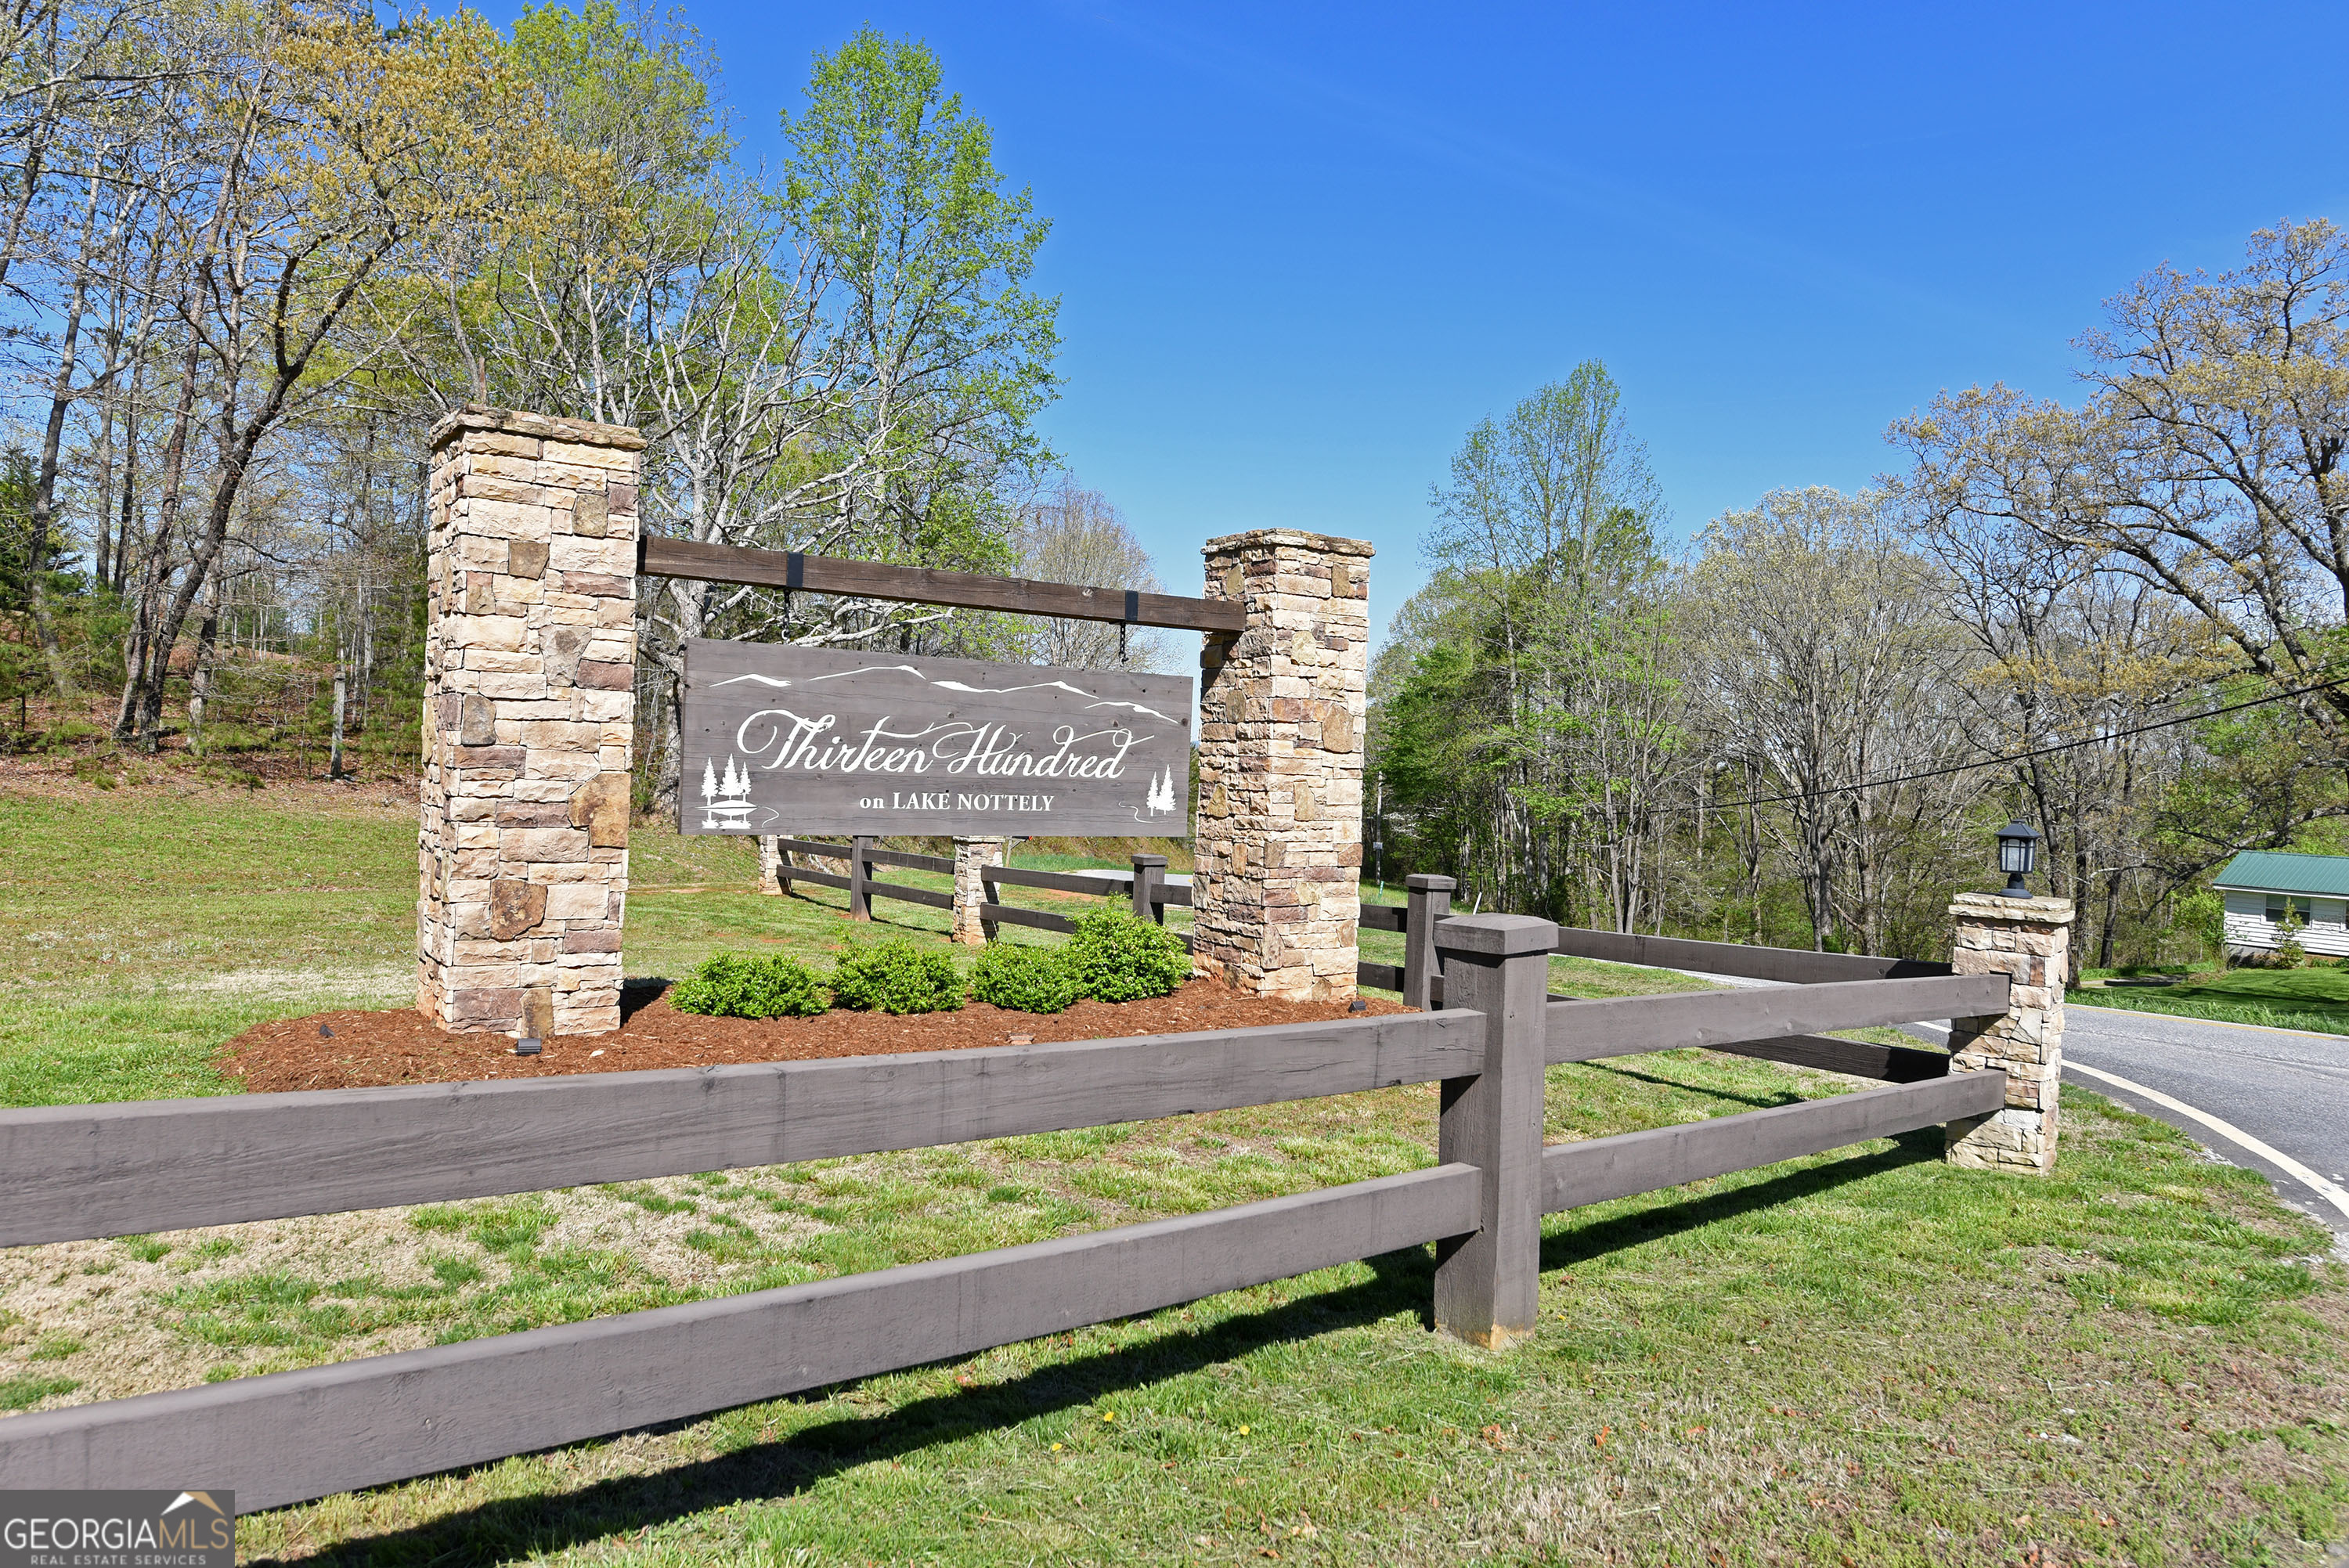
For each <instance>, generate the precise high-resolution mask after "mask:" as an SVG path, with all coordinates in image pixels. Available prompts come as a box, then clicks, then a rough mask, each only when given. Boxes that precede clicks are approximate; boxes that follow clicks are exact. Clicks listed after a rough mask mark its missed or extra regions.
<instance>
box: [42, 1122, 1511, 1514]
mask: <svg viewBox="0 0 2349 1568" xmlns="http://www.w3.org/2000/svg"><path fill="white" fill-rule="evenodd" d="M1477 1222H1478V1219H1477V1187H1476V1172H1475V1170H1473V1169H1471V1168H1469V1167H1467V1166H1464V1165H1440V1166H1437V1167H1435V1168H1434V1169H1433V1170H1429V1171H1412V1172H1410V1173H1409V1174H1407V1175H1402V1176H1390V1177H1386V1178H1383V1179H1381V1180H1378V1181H1358V1182H1355V1183H1353V1184H1351V1185H1350V1186H1345V1187H1332V1188H1327V1189H1324V1190H1322V1191H1316V1192H1305V1193H1300V1194H1299V1195H1297V1196H1295V1197H1289V1198H1275V1199H1272V1200H1270V1201H1268V1202H1261V1203H1250V1204H1247V1205H1246V1206H1244V1207H1241V1208H1235V1209H1219V1210H1216V1211H1215V1212H1210V1213H1206V1214H1191V1215H1185V1216H1184V1217H1182V1218H1180V1219H1173V1220H1159V1221H1154V1222H1150V1223H1147V1224H1141V1225H1128V1226H1123V1227H1122V1228H1120V1229H1116V1230H1111V1231H1099V1232H1095V1233H1092V1234H1090V1235H1081V1236H1069V1237H1063V1238H1061V1239H1058V1240H1054V1241H1049V1242H1037V1243H1031V1244H1030V1245H1027V1246H1021V1247H1006V1248H1003V1249H1001V1250H999V1251H997V1252H988V1253H970V1254H967V1255H965V1256H962V1257H955V1258H945V1259H941V1260H939V1261H938V1262H936V1263H926V1264H908V1265H906V1266H905V1267H902V1268H893V1269H882V1270H877V1271H875V1272H874V1273H871V1274H851V1275H848V1276H846V1277H844V1278H841V1279H831V1280H823V1281H820V1282H817V1283H815V1284H802V1285H791V1286H786V1287H784V1288H782V1289H780V1290H764V1291H755V1292H751V1293H750V1294H747V1295H729V1296H719V1297H715V1298H713V1299H711V1300H708V1301H698V1302H692V1303H689V1304H688V1305H683V1306H666V1307H656V1308H653V1309H651V1310H649V1311H645V1312H632V1313H626V1314H623V1315H617V1316H613V1317H596V1318H589V1319H587V1320H586V1321H585V1322H582V1323H566V1324H563V1325H560V1326H555V1327H552V1328H537V1329H532V1330H529V1331H527V1332H524V1333H521V1334H507V1335H501V1336H497V1337H495V1338H491V1339H472V1340H466V1341H462V1342H460V1343H459V1344H455V1345H439V1346H432V1347H431V1348H429V1349H427V1350H410V1351H406V1352H403V1353H401V1354H398V1355H393V1356H377V1357H367V1359H364V1360H359V1361H345V1362H340V1363H337V1364H336V1365H333V1366H328V1367H308V1368H305V1369H303V1370H300V1371H295V1372H276V1373H271V1374H268V1375H265V1376H263V1377H239V1378H236V1379H233V1381H230V1382H225V1383H215V1384H212V1385H210V1386H208V1387H200V1388H182V1389H177V1390H174V1391H172V1392H171V1393H167V1394H144V1395H140V1396H137V1397H135V1398H128V1399H115V1400H110V1401H109V1402H107V1403H105V1404H100V1405H84V1406H78V1407H74V1408H67V1409H62V1410H51V1411H47V1412H44V1413H42V1414H38V1415H31V1416H16V1417H11V1418H5V1419H0V1485H5V1486H7V1487H12V1488H16V1487H88V1486H92V1485H97V1484H100V1483H99V1482H98V1481H96V1480H93V1479H92V1478H97V1477H104V1478H110V1479H109V1480H108V1481H107V1482H106V1483H104V1484H116V1485H123V1486H129V1485H162V1484H166V1482H167V1479H168V1478H172V1477H177V1476H180V1475H181V1474H183V1473H187V1472H189V1471H190V1470H191V1467H199V1468H201V1469H202V1470H203V1472H204V1474H205V1477H206V1478H207V1481H208V1483H209V1484H212V1485H215V1486H222V1485H224V1486H228V1487H232V1488H233V1489H234V1490H235V1492H236V1506H237V1509H238V1511H240V1512H243V1511H252V1510H254V1509H260V1508H275V1507H279V1506H282V1505H284V1504H285V1503H289V1502H300V1501H305V1500H306V1499H309V1498H314V1497H326V1496H329V1495H331V1494H333V1493H335V1492H339V1491H350V1490H352V1489H353V1488H356V1487H362V1486H374V1485H378V1484H381V1483H382V1482H385V1481H392V1480H404V1479H406V1478H408V1477H410V1476H418V1475H429V1474H432V1473H434V1472H435V1471H439V1470H450V1469H452V1468H454V1467H456V1466H459V1465H468V1464H480V1463H482V1462H485V1461H487V1460H495V1459H501V1458H503V1457H504V1456H506V1455H508V1454H515V1453H528V1452H531V1451H532V1450H533V1449H544V1448H550V1447H553V1446H554V1445H555V1444H558V1443H568V1442H577V1441H580V1440H582V1439H587V1438H595V1437H601V1436H604V1435H605V1434H606V1433H611V1432H622V1431H627V1430H630V1429H635V1428H639V1427H645V1426H649V1425H651V1424H653V1423H655V1422H657V1421H668V1420H677V1419H681V1418H686V1417H689V1416H698V1415H702V1414H705V1413H707V1412H709V1411H710V1410H716V1409H723V1408H727V1407H730V1406H733V1405H740V1404H747V1403H749V1402H750V1401H752V1400H757V1399H773V1398H781V1397H782V1396H784V1395H786V1394H795V1393H798V1392H801V1391H802V1390H803V1389H808V1388H818V1387H823V1386H825V1385H826V1384H831V1383H839V1382H844V1381H846V1380H848V1379H851V1378H855V1377H869V1376H872V1375H873V1374H875V1373H880V1372H886V1371H891V1370H894V1369H895V1368H897V1367H917V1366H920V1365H921V1364H923V1363H924V1362H927V1361H936V1360H941V1359H945V1358H947V1357H957V1356H968V1355H971V1354H974V1353H976V1352H978V1351H980V1350H985V1349H987V1348H988V1347H989V1346H996V1345H1005V1344H1009V1343H1010V1342H1012V1341H1014V1340H1020V1339H1032V1338H1035V1337H1036V1336H1040V1335H1046V1334H1057V1333H1061V1332H1062V1331H1064V1330H1067V1329H1071V1328H1077V1327H1081V1326H1083V1325H1086V1324H1089V1323H1101V1322H1103V1321H1106V1320H1109V1319H1112V1318H1119V1317H1128V1316H1131V1315H1133V1314H1135V1313H1141V1312H1152V1311H1155V1310H1156V1309H1158V1308H1160V1307H1163V1306H1172V1305H1176V1304H1177V1303H1180V1302H1185V1301H1194V1300H1196V1299H1197V1298H1199V1297H1200V1296H1202V1295H1214V1294H1216V1293H1217V1292H1219V1291H1226V1290H1238V1289H1242V1288H1244V1287H1246V1286H1248V1285H1252V1284H1264V1283H1265V1282H1266V1281H1268V1280H1275V1279H1281V1278H1285V1277H1287V1276H1288V1275H1291V1274H1304V1273H1309V1272H1310V1271H1312V1270H1314V1269H1320V1268H1329V1267H1330V1266H1332V1265H1334V1264H1341V1263H1350V1262H1351V1261H1353V1260H1354V1259H1356V1258H1364V1257H1376V1256H1378V1255H1380V1254H1381V1253H1391V1252H1394V1251H1396V1250H1398V1249H1400V1248H1403V1247H1409V1246H1416V1245H1420V1244H1423V1243H1428V1242H1433V1241H1437V1240H1440V1239H1441V1238H1443V1237H1444V1236H1451V1235H1458V1234H1460V1233H1462V1232H1464V1231H1473V1230H1475V1228H1476V1225H1477Z"/></svg>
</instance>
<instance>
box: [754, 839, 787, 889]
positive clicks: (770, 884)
mask: <svg viewBox="0 0 2349 1568" xmlns="http://www.w3.org/2000/svg"><path fill="white" fill-rule="evenodd" d="M759 891H760V892H764V893H773V894H775V895H777V896H778V897H780V896H781V894H782V892H784V882H783V846H782V845H781V843H780V842H778V841H777V840H776V838H775V835H774V834H772V833H761V834H760V835H759Z"/></svg>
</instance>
